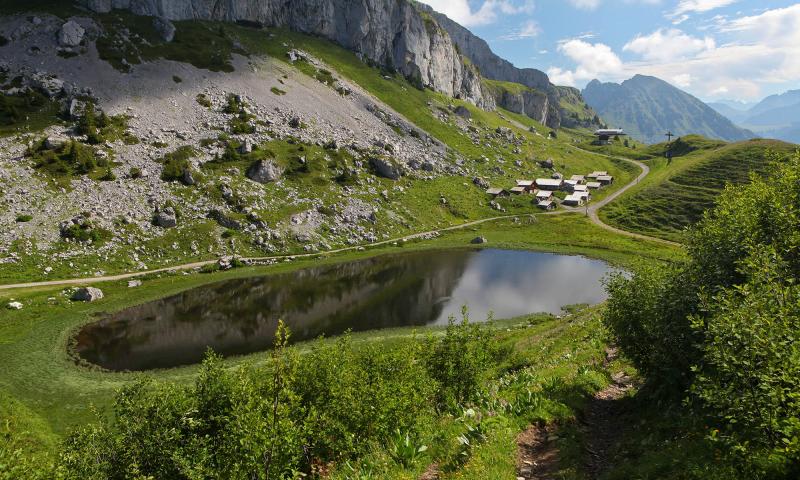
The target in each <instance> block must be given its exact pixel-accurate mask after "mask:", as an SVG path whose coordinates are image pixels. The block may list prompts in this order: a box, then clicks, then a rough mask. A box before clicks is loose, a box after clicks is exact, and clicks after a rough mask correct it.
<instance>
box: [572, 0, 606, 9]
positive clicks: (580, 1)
mask: <svg viewBox="0 0 800 480" xmlns="http://www.w3.org/2000/svg"><path fill="white" fill-rule="evenodd" d="M568 1H569V3H571V4H572V5H573V6H574V7H575V8H580V9H582V10H595V9H596V8H597V7H599V6H600V0H568Z"/></svg>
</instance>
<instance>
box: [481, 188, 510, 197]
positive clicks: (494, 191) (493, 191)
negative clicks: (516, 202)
mask: <svg viewBox="0 0 800 480" xmlns="http://www.w3.org/2000/svg"><path fill="white" fill-rule="evenodd" d="M486 194H487V195H490V196H492V197H507V196H508V195H509V193H508V190H505V189H503V188H490V189H488V190H486Z"/></svg>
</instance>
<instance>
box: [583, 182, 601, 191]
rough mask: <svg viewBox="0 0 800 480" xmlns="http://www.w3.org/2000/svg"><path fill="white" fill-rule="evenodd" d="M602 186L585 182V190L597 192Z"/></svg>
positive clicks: (597, 183) (598, 183)
mask: <svg viewBox="0 0 800 480" xmlns="http://www.w3.org/2000/svg"><path fill="white" fill-rule="evenodd" d="M602 186H603V185H602V184H601V183H600V182H586V188H589V189H592V190H597V189H598V188H600V187H602Z"/></svg>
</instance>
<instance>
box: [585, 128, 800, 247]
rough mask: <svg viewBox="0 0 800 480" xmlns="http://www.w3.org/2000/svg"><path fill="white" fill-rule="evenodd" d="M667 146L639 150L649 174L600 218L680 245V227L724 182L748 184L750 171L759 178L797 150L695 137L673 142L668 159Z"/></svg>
mask: <svg viewBox="0 0 800 480" xmlns="http://www.w3.org/2000/svg"><path fill="white" fill-rule="evenodd" d="M666 148H667V145H666V144H664V143H662V144H657V145H651V146H650V147H648V148H647V149H645V151H646V153H648V154H650V155H653V158H652V159H650V160H646V163H647V164H648V165H649V166H650V168H651V174H650V175H649V176H648V177H647V179H646V180H645V181H643V182H642V183H641V184H640V185H638V186H637V187H634V188H633V189H631V190H630V191H629V192H627V193H626V194H625V195H623V196H622V197H621V198H620V199H618V200H617V201H615V202H613V203H611V204H610V205H608V206H607V207H605V208H604V209H603V210H601V211H600V217H601V218H602V219H603V220H604V221H605V222H607V223H609V224H612V225H615V226H617V227H619V228H622V229H625V230H629V231H633V232H637V233H642V234H646V235H652V236H656V237H661V238H666V239H669V240H675V241H680V240H681V239H682V237H683V231H684V229H685V228H686V227H687V226H689V225H691V224H693V223H695V222H696V221H697V220H699V219H700V217H701V216H702V214H703V212H704V211H705V210H707V209H708V208H710V207H711V206H713V204H714V200H715V198H716V197H717V195H719V194H720V192H722V190H723V189H724V188H725V186H726V185H727V184H732V185H742V184H745V183H748V181H749V177H750V174H751V172H753V173H756V174H759V175H763V174H765V173H766V172H767V171H768V170H769V165H770V162H771V161H782V160H783V159H785V158H786V156H787V155H788V154H790V153H792V152H794V150H795V149H796V148H797V146H796V145H793V144H789V143H784V142H781V141H777V140H760V139H756V140H748V141H744V142H737V143H725V142H720V141H717V140H710V139H707V138H704V137H701V136H697V135H692V136H687V137H684V138H681V139H678V140H676V141H675V142H673V145H672V149H673V159H672V161H668V160H667V159H666V158H665V157H664V153H665V152H666Z"/></svg>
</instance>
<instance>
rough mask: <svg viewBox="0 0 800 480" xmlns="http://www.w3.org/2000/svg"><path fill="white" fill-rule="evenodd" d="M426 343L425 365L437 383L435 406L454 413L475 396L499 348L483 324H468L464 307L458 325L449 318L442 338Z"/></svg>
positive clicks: (495, 358) (453, 319) (467, 316)
mask: <svg viewBox="0 0 800 480" xmlns="http://www.w3.org/2000/svg"><path fill="white" fill-rule="evenodd" d="M490 320H491V319H490ZM429 343H430V345H429V346H428V348H427V349H426V350H427V353H428V358H427V361H426V366H427V369H428V374H429V375H430V376H431V378H433V379H434V380H436V381H437V383H438V387H439V388H438V392H437V406H438V407H439V408H440V409H450V410H456V409H457V408H458V405H459V404H463V403H464V402H466V401H469V400H471V399H474V398H475V397H476V396H477V395H478V394H479V385H480V383H481V382H480V380H481V379H482V378H483V375H484V374H485V372H486V370H487V369H488V368H489V367H490V366H491V365H492V364H493V363H494V361H495V360H497V357H498V356H499V353H500V351H499V347H498V345H497V343H496V341H495V339H494V336H493V335H491V334H490V332H489V330H488V329H487V327H486V326H485V325H482V324H478V323H470V322H469V315H468V313H467V309H466V307H464V309H463V310H462V320H461V322H460V323H456V320H455V318H454V317H450V319H449V321H448V325H447V331H446V332H445V335H444V337H442V338H440V339H431V340H429Z"/></svg>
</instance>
